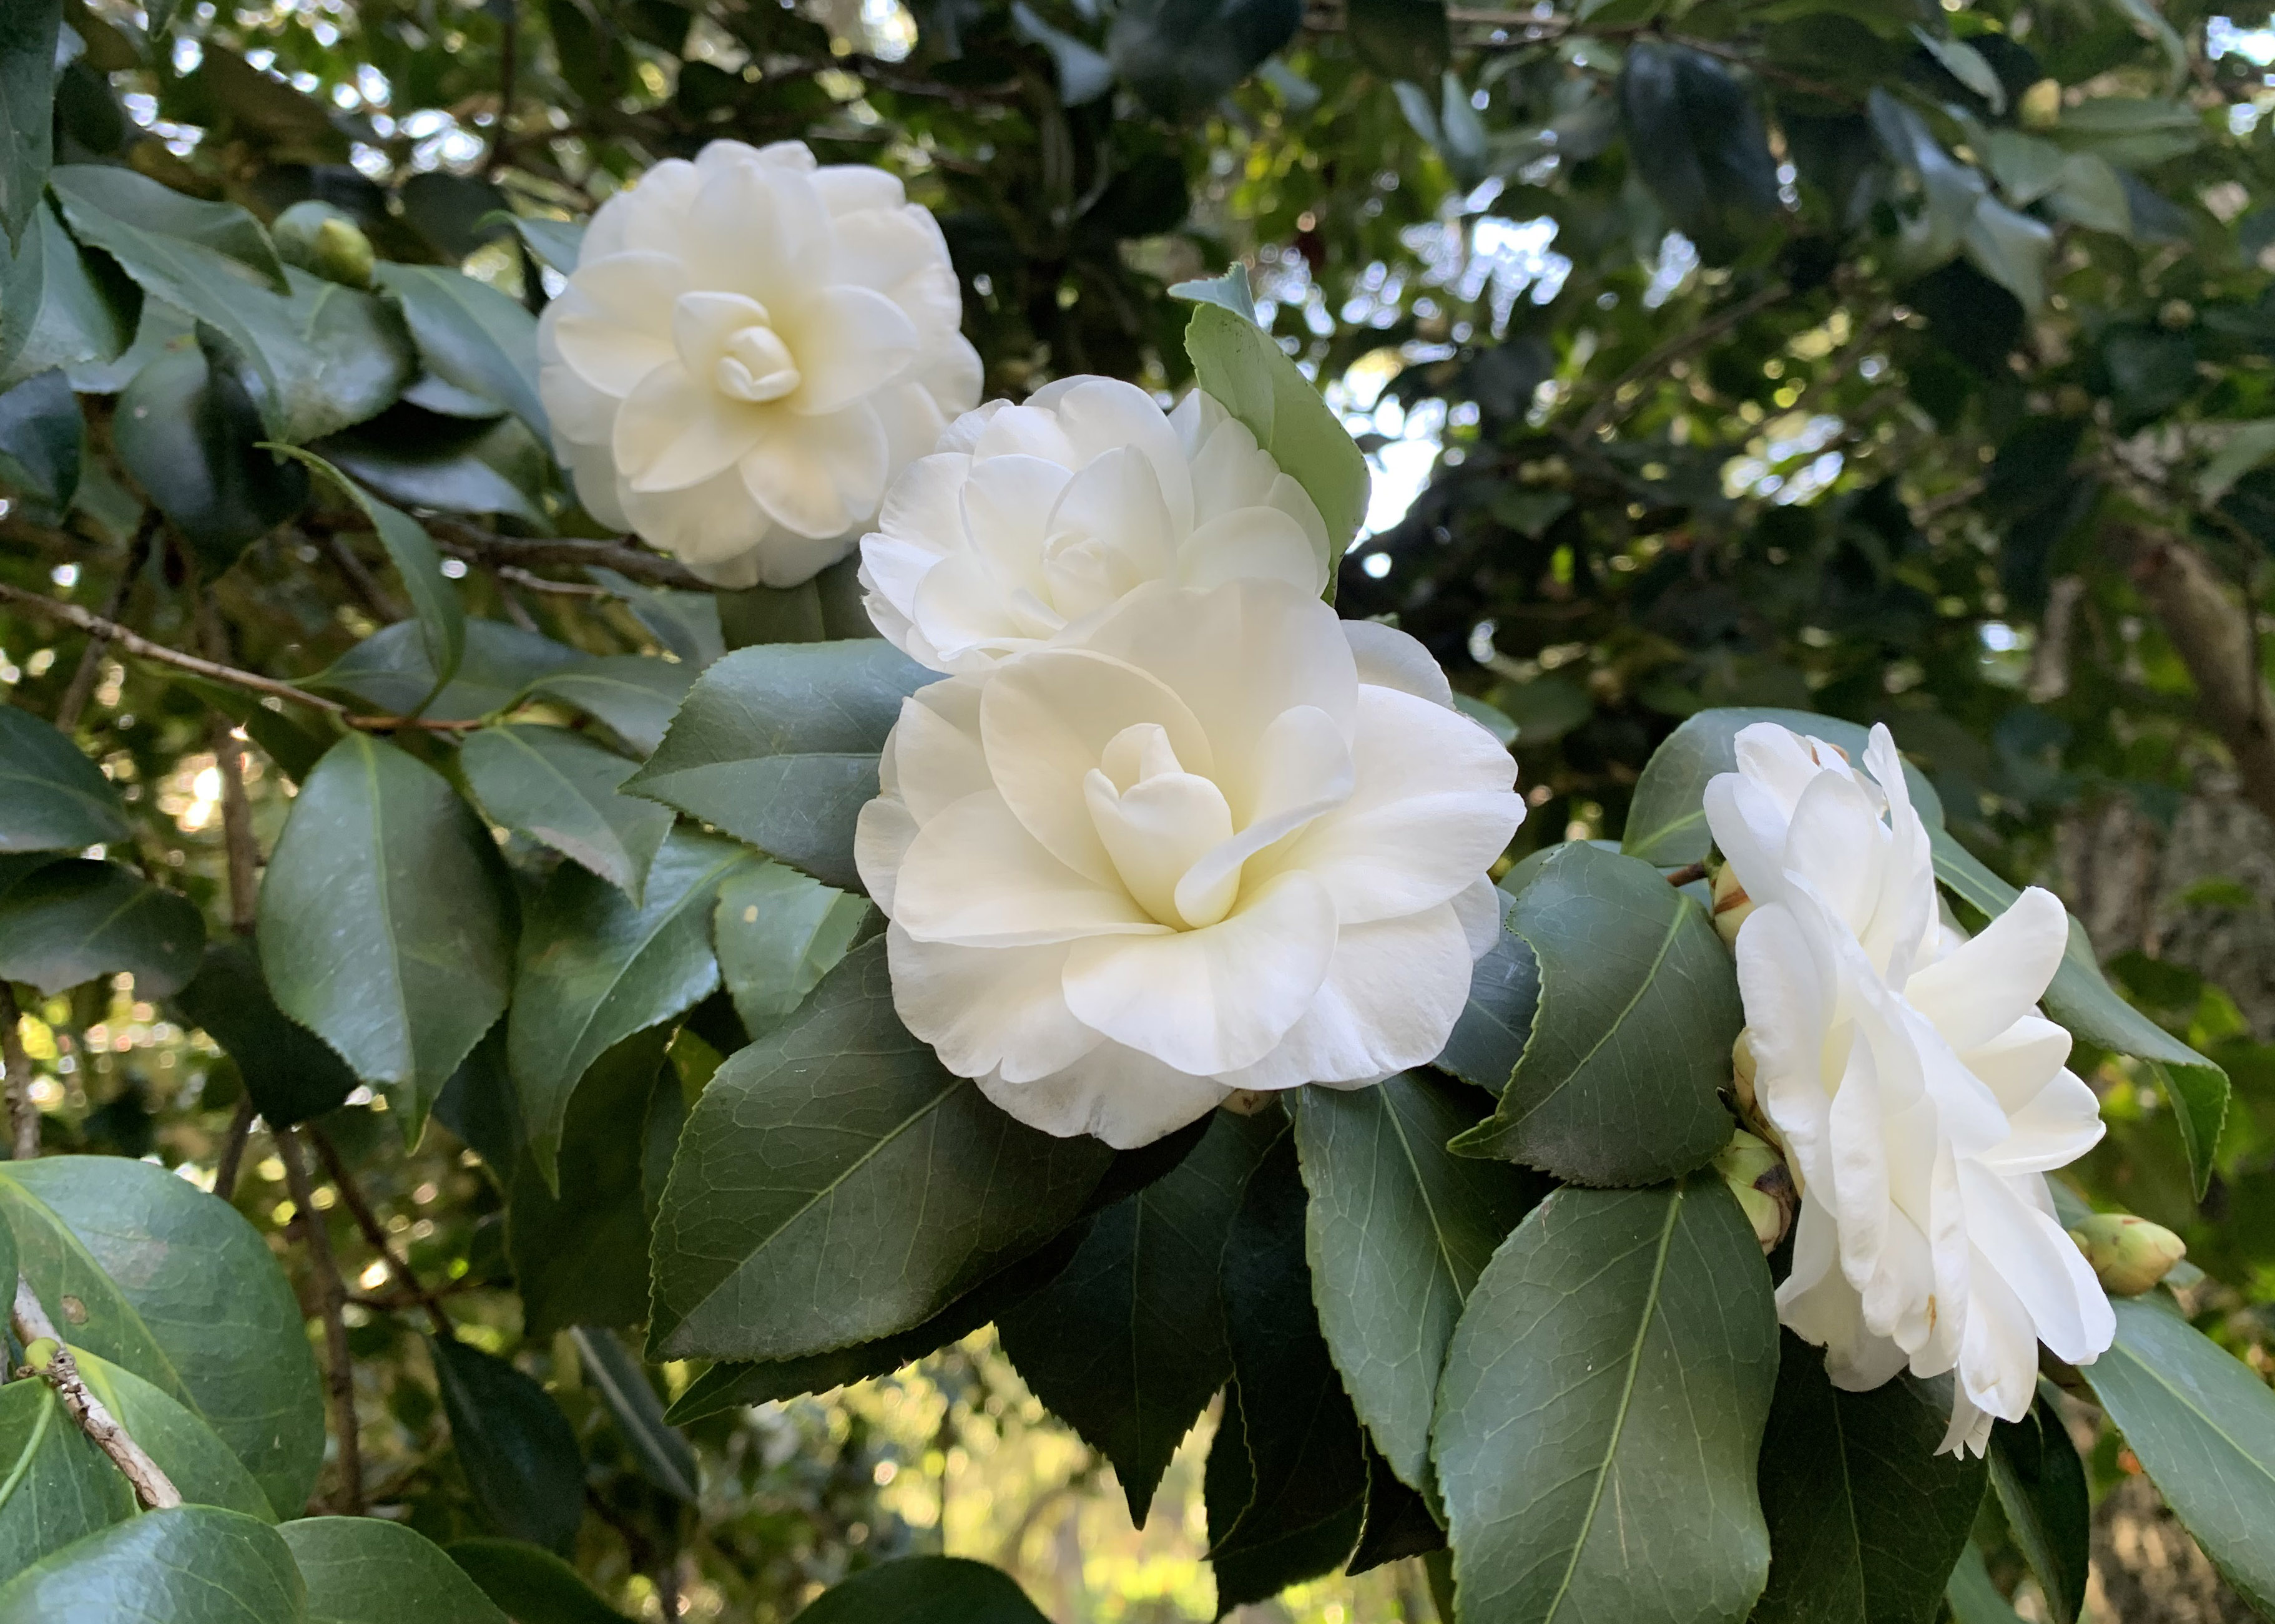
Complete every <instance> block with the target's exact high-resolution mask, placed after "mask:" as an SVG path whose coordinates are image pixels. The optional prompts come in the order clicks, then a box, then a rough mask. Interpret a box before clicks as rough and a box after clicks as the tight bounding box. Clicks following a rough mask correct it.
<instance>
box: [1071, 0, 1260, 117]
mask: <svg viewBox="0 0 2275 1624" xmlns="http://www.w3.org/2000/svg"><path fill="white" fill-rule="evenodd" d="M1303 20H1304V8H1303V6H1302V4H1300V0H1125V4H1122V5H1121V6H1119V7H1118V8H1116V10H1115V17H1114V27H1113V30H1112V32H1111V33H1110V34H1107V57H1109V58H1110V59H1111V60H1112V62H1113V64H1114V71H1115V72H1117V73H1119V74H1120V75H1121V76H1122V80H1123V81H1124V82H1125V83H1126V84H1128V86H1129V87H1130V89H1132V90H1134V91H1135V92H1137V93H1138V98H1139V99H1140V100H1141V101H1143V102H1145V104H1146V105H1147V106H1148V107H1151V108H1152V109H1153V110H1154V111H1156V112H1158V113H1162V114H1165V115H1167V116H1168V117H1172V118H1183V117H1191V116H1192V115H1194V114H1197V113H1199V112H1201V111H1203V110H1206V109H1208V108H1210V107H1212V106H1213V105H1214V104H1215V102H1216V101H1217V98H1218V97H1220V96H1221V95H1223V94H1225V92H1227V91H1228V90H1230V89H1231V88H1232V87H1234V86H1235V85H1237V84H1238V83H1240V81H1241V80H1242V79H1245V78H1247V77H1248V75H1249V74H1250V73H1251V72H1254V70H1255V69H1256V68H1257V66H1258V64H1261V63H1262V62H1263V60H1264V59H1265V58H1266V57H1269V56H1270V55H1271V54H1272V53H1273V52H1274V51H1276V50H1278V49H1280V48H1281V46H1283V45H1285V44H1286V43H1287V42H1289V40H1290V39H1292V38H1293V37H1295V34H1296V27H1297V26H1298V25H1300V24H1301V23H1302V21H1303Z"/></svg>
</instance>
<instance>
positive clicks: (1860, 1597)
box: [1752, 1331, 1986, 1624]
mask: <svg viewBox="0 0 2275 1624" xmlns="http://www.w3.org/2000/svg"><path fill="white" fill-rule="evenodd" d="M1780 1343H1781V1350H1780V1363H1779V1366H1778V1378H1777V1399H1776V1401H1775V1403H1773V1404H1772V1406H1771V1409H1770V1420H1769V1431H1767V1432H1766V1433H1765V1435H1764V1437H1763V1439H1762V1455H1761V1474H1760V1483H1761V1499H1762V1514H1763V1515H1764V1516H1765V1518H1766V1519H1767V1520H1768V1522H1769V1530H1770V1578H1769V1588H1768V1589H1767V1590H1765V1591H1763V1593H1762V1599H1761V1603H1760V1605H1757V1607H1756V1608H1755V1609H1754V1612H1753V1614H1752V1618H1753V1620H1754V1624H1932V1621H1933V1620H1934V1618H1935V1616H1936V1604H1937V1603H1938V1602H1939V1601H1940V1600H1941V1599H1942V1597H1943V1587H1944V1581H1945V1580H1946V1578H1948V1577H1949V1576H1950V1574H1951V1565H1952V1563H1953V1562H1954V1560H1957V1558H1958V1555H1959V1552H1960V1548H1961V1546H1962V1545H1965V1544H1966V1543H1967V1533H1968V1530H1969V1529H1970V1528H1972V1527H1973V1526H1974V1524H1975V1514H1976V1508H1977V1507H1980V1506H1981V1505H1982V1503H1983V1483H1984V1477H1985V1476H1986V1471H1985V1469H1984V1463H1983V1462H1982V1461H1981V1460H1980V1459H1979V1458H1978V1459H1970V1460H1960V1459H1954V1458H1953V1457H1952V1456H1950V1455H1939V1454H1936V1453H1935V1451H1936V1446H1938V1445H1939V1444H1940V1443H1941V1442H1942V1441H1943V1434H1944V1430H1945V1428H1946V1424H1948V1423H1949V1421H1950V1418H1951V1382H1950V1379H1948V1378H1941V1379H1937V1380H1935V1381H1921V1380H1919V1379H1916V1378H1915V1377H1911V1376H1904V1375H1900V1376H1898V1377H1897V1378H1896V1379H1894V1380H1893V1381H1891V1382H1887V1383H1886V1384H1884V1385H1883V1386H1878V1387H1875V1388H1873V1389H1871V1391H1870V1392H1866V1393H1843V1392H1841V1391H1840V1390H1838V1389H1836V1388H1835V1387H1834V1386H1833V1383H1832V1381H1831V1380H1830V1379H1828V1378H1827V1377H1826V1375H1825V1355H1824V1353H1823V1351H1822V1350H1821V1349H1819V1348H1812V1347H1810V1345H1809V1344H1808V1343H1806V1342H1804V1341H1802V1340H1801V1339H1800V1338H1798V1337H1796V1336H1795V1335H1794V1334H1793V1333H1791V1332H1789V1331H1788V1332H1786V1333H1783V1334H1782V1335H1781V1337H1780Z"/></svg>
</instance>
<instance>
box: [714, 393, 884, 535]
mask: <svg viewBox="0 0 2275 1624" xmlns="http://www.w3.org/2000/svg"><path fill="white" fill-rule="evenodd" d="M740 466H741V469H742V475H743V485H744V488H745V489H746V490H748V491H749V492H750V493H751V495H752V496H753V497H754V498H756V499H757V501H758V503H759V505H760V507H762V508H764V509H766V510H767V512H769V513H771V514H772V515H773V516H774V518H775V523H777V524H779V525H782V527H783V528H784V529H786V530H794V531H796V532H797V533H798V534H800V535H804V536H814V537H822V536H842V535H844V534H845V533H847V532H848V531H850V530H851V529H852V528H853V527H854V526H855V525H860V524H864V523H865V522H866V521H867V520H868V518H869V517H870V516H871V515H872V514H873V513H874V512H875V511H876V510H877V504H878V502H881V500H882V499H883V497H884V494H885V479H886V474H887V472H888V468H889V464H888V461H887V457H886V445H885V430H884V427H883V425H882V424H881V423H879V422H878V420H877V414H876V413H875V412H873V411H872V410H871V409H870V408H869V407H868V406H866V405H863V404H856V405H851V406H848V407H847V408H846V409H845V410H844V411H843V412H838V413H836V414H835V416H832V417H826V418H810V417H799V416H798V415H797V414H796V413H795V412H776V413H775V414H774V415H773V416H772V417H771V418H770V419H769V420H768V422H767V432H766V434H765V436H764V437H763V438H762V439H760V442H758V444H756V445H755V446H752V448H751V449H750V451H749V452H748V453H747V454H746V455H745V456H744V458H743V460H742V463H741V465H740Z"/></svg>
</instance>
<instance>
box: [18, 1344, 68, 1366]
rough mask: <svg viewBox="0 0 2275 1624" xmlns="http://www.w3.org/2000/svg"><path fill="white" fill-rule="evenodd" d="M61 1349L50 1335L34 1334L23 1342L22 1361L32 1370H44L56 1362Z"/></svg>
mask: <svg viewBox="0 0 2275 1624" xmlns="http://www.w3.org/2000/svg"><path fill="white" fill-rule="evenodd" d="M62 1351H63V1349H62V1348H59V1347H58V1346H57V1343H56V1339H55V1338H53V1337H51V1336H35V1337H34V1338H33V1339H32V1340H31V1341H28V1342H26V1343H25V1344H24V1363H25V1364H26V1366H27V1367H28V1368H30V1369H32V1370H34V1371H44V1370H46V1369H47V1368H48V1366H49V1365H50V1364H53V1363H55V1362H56V1356H57V1354H58V1353H61V1352H62Z"/></svg>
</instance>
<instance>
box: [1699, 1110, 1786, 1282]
mask: <svg viewBox="0 0 2275 1624" xmlns="http://www.w3.org/2000/svg"><path fill="white" fill-rule="evenodd" d="M1714 1171H1715V1172H1717V1173H1719V1174H1720V1175H1722V1182H1724V1183H1726V1184H1727V1185H1728V1186H1729V1187H1730V1192H1731V1194H1733V1195H1735V1196H1736V1197H1738V1205H1740V1206H1742V1207H1743V1208H1744V1209H1745V1212H1746V1221H1747V1222H1749V1223H1750V1224H1752V1225H1753V1227H1754V1238H1755V1239H1756V1240H1757V1241H1759V1242H1760V1243H1762V1250H1764V1251H1765V1252H1767V1251H1774V1250H1777V1243H1779V1242H1780V1241H1782V1240H1784V1239H1785V1234H1786V1231H1787V1230H1788V1229H1789V1228H1791V1227H1793V1214H1794V1207H1795V1204H1796V1197H1795V1194H1794V1188H1793V1179H1792V1177H1791V1176H1790V1175H1788V1173H1787V1172H1786V1167H1785V1159H1784V1158H1782V1157H1780V1155H1779V1154H1778V1153H1777V1152H1776V1151H1775V1150H1774V1149H1773V1148H1772V1147H1771V1146H1770V1145H1769V1144H1766V1143H1765V1142H1764V1141H1763V1140H1760V1139H1757V1138H1756V1137H1754V1136H1753V1135H1752V1134H1750V1133H1748V1132H1747V1131H1746V1130H1745V1129H1739V1130H1738V1131H1737V1132H1735V1133H1734V1134H1732V1135H1731V1136H1730V1143H1729V1144H1726V1145H1724V1146H1723V1147H1722V1151H1721V1153H1720V1154H1719V1155H1718V1156H1716V1157H1715V1158H1714Z"/></svg>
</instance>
